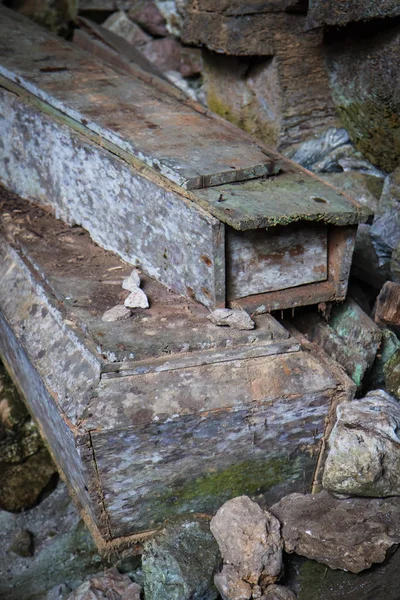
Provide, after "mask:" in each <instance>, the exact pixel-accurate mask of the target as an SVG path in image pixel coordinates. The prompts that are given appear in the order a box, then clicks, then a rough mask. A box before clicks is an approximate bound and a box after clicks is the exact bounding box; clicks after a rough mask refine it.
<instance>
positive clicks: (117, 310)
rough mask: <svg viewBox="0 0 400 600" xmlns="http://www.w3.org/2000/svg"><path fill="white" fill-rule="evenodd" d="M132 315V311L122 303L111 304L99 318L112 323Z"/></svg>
mask: <svg viewBox="0 0 400 600" xmlns="http://www.w3.org/2000/svg"><path fill="white" fill-rule="evenodd" d="M131 316H132V311H131V310H130V308H127V307H126V306H124V305H123V304H117V306H113V307H112V308H110V309H109V310H106V312H105V313H104V314H103V316H102V317H101V320H102V321H104V322H105V323H114V322H116V321H124V320H125V319H129V317H131Z"/></svg>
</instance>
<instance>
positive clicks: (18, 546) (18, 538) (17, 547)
mask: <svg viewBox="0 0 400 600" xmlns="http://www.w3.org/2000/svg"><path fill="white" fill-rule="evenodd" d="M9 551H10V552H14V554H18V556H23V557H25V558H26V557H28V556H33V553H34V544H33V535H32V534H31V532H30V531H28V530H27V529H21V530H20V531H18V532H17V533H16V534H15V536H14V539H13V541H12V542H11V546H10V547H9Z"/></svg>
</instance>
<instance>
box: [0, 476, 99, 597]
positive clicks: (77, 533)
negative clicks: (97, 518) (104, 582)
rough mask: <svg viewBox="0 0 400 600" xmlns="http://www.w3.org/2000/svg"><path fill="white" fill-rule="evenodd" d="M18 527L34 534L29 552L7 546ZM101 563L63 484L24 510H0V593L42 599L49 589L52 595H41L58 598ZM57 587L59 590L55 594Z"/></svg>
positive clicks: (59, 484)
mask: <svg viewBox="0 0 400 600" xmlns="http://www.w3.org/2000/svg"><path fill="white" fill-rule="evenodd" d="M21 529H25V530H28V531H30V532H31V533H32V534H33V535H34V541H35V553H34V555H33V557H30V556H29V557H26V558H25V557H21V556H18V555H16V554H14V555H11V554H10V552H9V551H8V547H9V545H10V541H11V540H12V539H13V538H14V536H15V535H16V533H17V532H18V531H21ZM103 568H104V567H103V565H102V563H101V558H100V556H99V555H98V553H97V549H96V546H95V544H94V541H93V538H92V536H91V535H90V533H89V531H88V530H87V529H86V527H85V525H84V524H83V522H82V521H81V519H80V516H79V513H78V511H77V509H76V508H75V506H74V504H73V502H72V500H71V498H70V497H69V495H68V492H67V489H66V486H65V485H64V484H63V483H61V482H59V483H58V485H57V488H56V489H55V491H54V492H53V493H52V494H51V495H50V496H48V497H47V498H45V499H44V500H43V501H42V502H41V503H40V504H39V505H38V506H36V507H34V508H32V509H30V510H27V511H24V512H20V513H17V514H12V513H9V512H5V511H0V598H4V599H7V600H44V599H45V598H46V595H47V593H49V594H50V591H51V592H52V593H54V595H53V596H50V597H49V598H48V599H47V598H46V600H61V598H63V600H64V598H65V593H64V592H68V591H70V590H71V589H74V588H76V587H77V586H78V585H79V584H80V583H81V582H82V581H83V580H85V579H86V578H87V577H89V576H90V575H92V574H94V573H96V572H98V571H99V570H103ZM65 586H67V587H65ZM60 587H61V589H62V594H63V595H60V594H61V592H60V594H59V595H57V594H56V590H57V588H60Z"/></svg>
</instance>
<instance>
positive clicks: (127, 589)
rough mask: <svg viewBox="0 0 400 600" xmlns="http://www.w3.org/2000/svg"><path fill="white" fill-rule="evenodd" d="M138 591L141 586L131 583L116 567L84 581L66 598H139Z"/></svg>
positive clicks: (103, 599)
mask: <svg viewBox="0 0 400 600" xmlns="http://www.w3.org/2000/svg"><path fill="white" fill-rule="evenodd" d="M140 593H141V587H140V586H139V585H138V584H137V583H133V582H132V581H131V580H130V579H129V577H128V576H127V575H121V574H120V573H119V572H118V571H117V569H110V570H109V571H106V572H105V573H104V574H103V575H98V576H96V577H92V578H91V579H89V580H88V581H85V583H83V584H82V585H80V586H79V587H78V588H77V589H76V590H75V591H74V592H73V593H72V594H70V595H69V596H68V598H67V600H93V599H94V598H99V599H102V600H116V599H117V598H118V599H120V600H140Z"/></svg>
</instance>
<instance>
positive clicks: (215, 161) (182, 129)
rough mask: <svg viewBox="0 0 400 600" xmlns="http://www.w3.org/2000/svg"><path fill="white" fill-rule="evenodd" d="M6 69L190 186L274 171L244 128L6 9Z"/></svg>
mask: <svg viewBox="0 0 400 600" xmlns="http://www.w3.org/2000/svg"><path fill="white" fill-rule="evenodd" d="M0 74H2V75H3V76H4V77H5V78H6V79H9V80H10V81H13V82H14V83H17V84H19V85H21V86H22V87H23V88H24V89H26V90H28V91H29V92H31V93H32V94H34V95H36V96H37V97H39V98H40V99H41V100H44V101H45V102H47V103H48V104H49V106H52V107H54V108H56V109H58V110H60V111H61V112H62V113H64V114H66V115H68V116H69V117H71V118H72V119H74V120H75V121H76V122H77V123H80V124H84V126H85V127H86V128H87V129H89V130H92V131H94V132H95V133H96V134H98V135H100V136H102V137H103V138H104V139H106V140H108V141H110V142H112V143H113V144H115V145H116V146H117V147H119V148H121V149H122V150H124V151H126V152H129V153H131V154H132V155H133V156H135V157H136V158H138V159H140V160H142V161H143V162H145V163H146V164H148V165H150V166H152V167H153V168H155V169H156V170H158V171H159V172H160V173H162V174H163V175H165V176H166V177H168V178H169V179H170V180H171V181H174V182H175V183H177V184H179V185H181V186H183V187H186V188H188V189H193V188H199V187H203V186H207V185H216V184H219V183H222V182H225V181H236V180H240V179H248V178H251V177H257V176H261V175H265V174H269V173H272V172H273V170H274V164H273V161H272V160H271V159H270V158H269V157H268V156H267V155H266V153H265V152H264V151H263V150H261V149H260V148H259V147H258V145H257V143H256V142H251V141H249V139H248V138H247V137H246V135H245V134H244V133H243V132H241V131H240V129H237V130H235V129H232V128H231V127H229V126H225V124H224V123H223V121H221V120H219V119H214V118H213V117H212V115H207V116H206V115H204V114H203V111H202V112H197V111H195V110H193V109H192V108H190V107H187V106H186V105H185V104H184V103H182V102H179V101H178V100H177V99H176V98H174V97H173V96H172V95H171V96H168V95H166V94H165V93H162V92H160V91H159V90H157V89H156V88H154V87H153V86H151V85H149V84H147V83H145V82H144V81H143V80H140V79H135V78H134V77H133V76H132V75H129V76H127V75H123V74H121V73H117V72H116V71H114V70H113V69H111V68H109V67H107V66H105V65H104V64H103V63H101V62H100V61H98V60H97V59H96V58H94V57H93V56H92V55H90V54H88V53H86V52H84V51H82V50H80V49H79V48H77V47H76V46H74V45H72V44H69V43H67V42H65V41H64V40H62V39H60V38H59V37H56V36H54V35H51V34H50V33H48V32H47V31H45V30H44V29H42V28H40V27H38V26H37V25H35V24H33V23H31V22H30V21H28V20H27V19H24V18H23V17H21V16H20V15H19V14H17V13H15V12H12V11H10V10H8V9H6V8H4V7H3V6H1V7H0Z"/></svg>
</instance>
